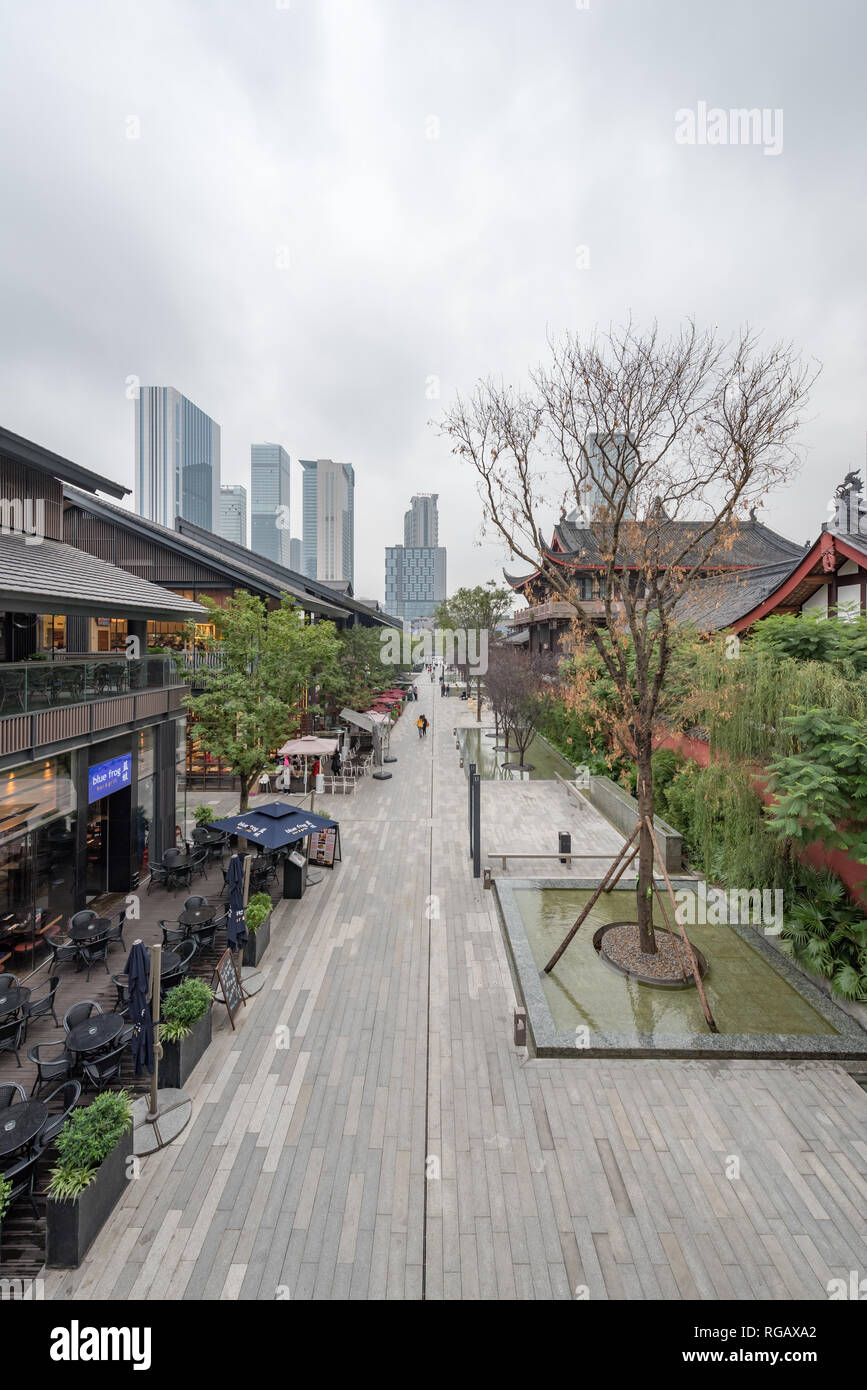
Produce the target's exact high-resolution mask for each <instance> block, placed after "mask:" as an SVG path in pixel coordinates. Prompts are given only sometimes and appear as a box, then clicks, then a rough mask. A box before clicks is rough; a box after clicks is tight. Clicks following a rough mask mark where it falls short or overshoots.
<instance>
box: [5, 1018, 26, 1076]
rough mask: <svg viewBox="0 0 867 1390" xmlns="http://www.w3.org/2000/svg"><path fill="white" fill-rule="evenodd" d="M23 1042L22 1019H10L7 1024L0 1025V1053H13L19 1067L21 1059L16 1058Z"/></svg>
mask: <svg viewBox="0 0 867 1390" xmlns="http://www.w3.org/2000/svg"><path fill="white" fill-rule="evenodd" d="M23 1041H24V1019H23V1018H12V1019H9V1021H8V1022H7V1023H0V1052H14V1053H15V1061H16V1062H17V1063H18V1065H19V1067H20V1066H21V1058H20V1057H19V1056H18V1049H19V1048H20V1047H21V1045H22V1043H23Z"/></svg>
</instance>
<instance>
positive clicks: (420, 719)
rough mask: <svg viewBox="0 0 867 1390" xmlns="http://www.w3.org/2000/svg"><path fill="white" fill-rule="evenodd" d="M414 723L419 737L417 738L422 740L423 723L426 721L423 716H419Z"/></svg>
mask: <svg viewBox="0 0 867 1390" xmlns="http://www.w3.org/2000/svg"><path fill="white" fill-rule="evenodd" d="M415 722H416V727H417V728H418V736H419V738H424V726H425V722H426V721H425V717H424V715H423V714H420V715H419V717H418V719H417V720H416V721H415Z"/></svg>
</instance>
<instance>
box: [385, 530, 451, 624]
mask: <svg viewBox="0 0 867 1390" xmlns="http://www.w3.org/2000/svg"><path fill="white" fill-rule="evenodd" d="M445 597H446V552H445V547H444V546H441V545H412V546H405V545H389V546H386V549H385V611H386V613H388V614H389V615H390V616H391V617H392V618H405V619H406V621H407V622H409V623H416V624H418V623H422V622H429V621H430V619H431V618H432V617H433V615H434V609H435V608H436V605H437V604H438V603H441V602H442V601H443V599H444V598H445Z"/></svg>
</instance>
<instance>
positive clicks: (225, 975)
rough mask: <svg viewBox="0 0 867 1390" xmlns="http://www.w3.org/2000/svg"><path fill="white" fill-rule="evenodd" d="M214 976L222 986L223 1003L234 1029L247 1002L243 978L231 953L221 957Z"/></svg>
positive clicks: (228, 952)
mask: <svg viewBox="0 0 867 1390" xmlns="http://www.w3.org/2000/svg"><path fill="white" fill-rule="evenodd" d="M214 975H215V976H216V979H217V984H218V985H219V986H220V990H221V992H222V995H223V999H222V1002H223V1003H224V1004H225V1006H226V1008H227V1009H228V1011H229V1022H230V1023H231V1025H232V1027H233V1028H234V1026H235V1014H236V1013H237V1012H238V1010H239V1009H240V1007H241V1005H242V1004H243V1003H245V1002H246V1001H245V998H244V991H243V988H242V986H241V977H240V975H239V974H238V967H237V965H236V964H235V957H234V956H233V955H232V952H231V951H228V950H226V951H224V952H223V954H222V955H221V956H220V959H219V960H218V961H217V967H216V969H215V971H214Z"/></svg>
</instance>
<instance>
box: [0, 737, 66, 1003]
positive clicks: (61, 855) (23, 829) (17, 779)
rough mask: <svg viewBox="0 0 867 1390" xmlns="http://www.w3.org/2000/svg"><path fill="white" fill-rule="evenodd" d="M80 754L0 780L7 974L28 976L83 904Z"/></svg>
mask: <svg viewBox="0 0 867 1390" xmlns="http://www.w3.org/2000/svg"><path fill="white" fill-rule="evenodd" d="M75 825H76V808H75V788H74V784H73V780H72V755H71V754H68V753H67V754H65V755H63V756H62V757H59V758H49V759H45V760H44V761H42V762H39V763H36V764H33V765H28V766H26V767H21V768H13V769H12V770H11V771H10V772H8V773H6V774H5V775H3V777H2V778H0V969H2V970H3V971H8V972H12V973H15V974H18V975H26V974H28V973H29V972H30V971H31V970H33V969H35V968H36V966H37V965H38V964H39V963H40V961H41V960H43V959H44V958H45V956H46V955H47V954H48V942H49V941H50V940H52V939H53V938H54V937H55V936H58V935H62V934H63V931H64V928H65V925H66V919H67V918H68V917H69V915H70V913H71V912H72V911H73V908H74V903H75Z"/></svg>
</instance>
